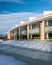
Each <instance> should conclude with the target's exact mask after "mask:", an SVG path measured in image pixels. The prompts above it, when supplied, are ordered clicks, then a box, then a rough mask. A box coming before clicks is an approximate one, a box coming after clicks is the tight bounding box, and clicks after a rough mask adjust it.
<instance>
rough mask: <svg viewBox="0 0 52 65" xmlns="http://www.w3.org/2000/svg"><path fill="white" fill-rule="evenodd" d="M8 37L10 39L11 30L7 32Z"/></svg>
mask: <svg viewBox="0 0 52 65" xmlns="http://www.w3.org/2000/svg"><path fill="white" fill-rule="evenodd" d="M7 39H8V40H10V39H11V38H10V31H9V32H8V33H7Z"/></svg>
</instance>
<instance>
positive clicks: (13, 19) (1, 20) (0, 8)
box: [0, 0, 52, 33]
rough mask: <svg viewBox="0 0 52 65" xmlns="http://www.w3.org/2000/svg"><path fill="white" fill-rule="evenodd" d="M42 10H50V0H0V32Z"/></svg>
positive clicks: (39, 13)
mask: <svg viewBox="0 0 52 65" xmlns="http://www.w3.org/2000/svg"><path fill="white" fill-rule="evenodd" d="M43 11H52V0H0V33H6V32H7V31H8V30H9V29H10V28H12V27H13V26H14V25H15V24H19V23H20V21H26V20H28V18H29V17H36V16H41V15H42V13H43Z"/></svg>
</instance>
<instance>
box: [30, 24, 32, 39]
mask: <svg viewBox="0 0 52 65" xmlns="http://www.w3.org/2000/svg"><path fill="white" fill-rule="evenodd" d="M30 29H31V30H32V25H31V26H30ZM30 38H31V39H32V34H31V35H30Z"/></svg>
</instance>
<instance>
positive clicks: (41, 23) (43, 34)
mask: <svg viewBox="0 0 52 65" xmlns="http://www.w3.org/2000/svg"><path fill="white" fill-rule="evenodd" d="M44 38H45V31H44V21H41V22H40V40H42V41H43V40H44Z"/></svg>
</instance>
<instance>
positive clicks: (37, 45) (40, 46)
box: [3, 40, 52, 52]
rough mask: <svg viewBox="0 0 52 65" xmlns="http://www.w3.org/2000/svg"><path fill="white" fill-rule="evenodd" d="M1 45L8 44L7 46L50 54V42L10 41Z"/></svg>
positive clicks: (51, 44)
mask: <svg viewBox="0 0 52 65" xmlns="http://www.w3.org/2000/svg"><path fill="white" fill-rule="evenodd" d="M3 43H4V44H9V45H14V46H19V47H24V48H31V49H36V50H41V51H48V52H52V42H48V41H26V40H25V41H24V40H23V41H15V40H10V41H5V42H3Z"/></svg>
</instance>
